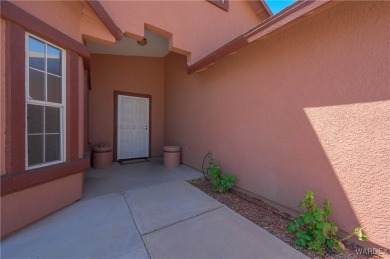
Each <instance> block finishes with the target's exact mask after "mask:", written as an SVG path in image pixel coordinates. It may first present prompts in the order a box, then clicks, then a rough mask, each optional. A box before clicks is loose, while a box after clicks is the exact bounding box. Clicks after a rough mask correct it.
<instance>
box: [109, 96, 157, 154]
mask: <svg viewBox="0 0 390 259" xmlns="http://www.w3.org/2000/svg"><path fill="white" fill-rule="evenodd" d="M120 95H123V96H131V97H141V98H147V99H149V136H148V138H149V150H148V154H149V155H148V157H150V154H151V146H152V144H151V143H152V138H151V136H152V96H151V95H148V94H138V93H130V92H122V91H114V146H113V152H114V160H115V161H117V160H118V154H117V149H118V106H119V105H118V97H119V96H120Z"/></svg>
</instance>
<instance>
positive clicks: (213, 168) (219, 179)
mask: <svg viewBox="0 0 390 259" xmlns="http://www.w3.org/2000/svg"><path fill="white" fill-rule="evenodd" d="M206 171H207V173H208V174H209V175H210V176H211V180H210V182H211V184H212V185H214V187H215V188H216V189H217V191H218V192H220V193H224V192H226V191H229V190H230V189H231V188H232V187H233V185H234V183H235V182H236V181H237V177H235V176H234V175H230V174H227V173H224V172H222V170H221V168H220V166H219V165H218V163H217V162H216V161H215V160H214V159H213V158H210V160H209V166H208V167H207V168H206Z"/></svg>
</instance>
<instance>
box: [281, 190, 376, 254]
mask: <svg viewBox="0 0 390 259" xmlns="http://www.w3.org/2000/svg"><path fill="white" fill-rule="evenodd" d="M330 205H331V204H330V201H327V200H325V201H324V202H323V204H322V208H319V207H318V206H317V204H316V203H315V201H314V194H313V192H311V191H308V192H307V194H306V198H305V199H304V200H302V201H300V202H299V207H306V211H305V212H303V213H301V214H300V215H299V216H298V217H296V218H295V219H294V220H293V221H290V222H289V223H288V226H287V229H288V231H290V232H293V233H295V237H296V244H297V245H298V246H302V247H308V248H309V249H311V250H314V251H316V252H318V253H319V254H324V251H325V247H326V246H327V247H328V248H329V249H331V250H332V251H337V252H340V253H341V252H343V251H344V249H345V247H344V245H343V243H342V241H344V240H346V239H348V238H350V237H352V236H354V235H356V236H357V237H358V238H359V240H367V239H368V238H367V236H366V235H364V234H363V232H362V230H363V228H355V232H354V233H353V234H351V235H349V236H347V237H346V238H344V239H341V240H339V239H337V236H336V234H337V232H338V228H337V226H336V225H335V224H334V223H332V222H331V221H329V215H330V213H331V209H330Z"/></svg>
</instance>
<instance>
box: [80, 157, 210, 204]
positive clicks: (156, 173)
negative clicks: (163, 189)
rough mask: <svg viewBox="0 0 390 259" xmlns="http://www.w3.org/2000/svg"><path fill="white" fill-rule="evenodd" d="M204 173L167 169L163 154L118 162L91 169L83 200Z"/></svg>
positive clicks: (188, 178)
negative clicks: (141, 159)
mask: <svg viewBox="0 0 390 259" xmlns="http://www.w3.org/2000/svg"><path fill="white" fill-rule="evenodd" d="M202 176H203V175H202V174H201V173H200V172H199V171H196V170H194V169H192V168H190V167H188V166H185V165H181V166H180V167H179V168H176V169H166V168H164V165H163V160H162V158H161V157H157V158H152V159H151V161H150V162H145V163H137V164H128V165H120V164H119V163H117V162H114V163H113V165H112V166H111V167H110V168H107V169H94V168H90V169H88V170H87V172H86V174H85V180H84V181H85V182H84V189H83V198H82V199H88V198H92V197H96V196H100V195H104V194H109V193H121V192H124V191H127V190H132V189H135V188H140V187H147V186H151V185H157V184H160V183H166V182H171V181H178V180H190V179H196V178H199V177H202Z"/></svg>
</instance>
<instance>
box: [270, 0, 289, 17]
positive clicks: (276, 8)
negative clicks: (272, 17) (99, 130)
mask: <svg viewBox="0 0 390 259" xmlns="http://www.w3.org/2000/svg"><path fill="white" fill-rule="evenodd" d="M265 2H266V3H267V5H268V7H269V9H271V11H272V13H273V14H276V13H279V12H280V11H281V10H283V9H284V8H286V7H287V6H289V5H292V4H293V3H295V2H296V0H265Z"/></svg>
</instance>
